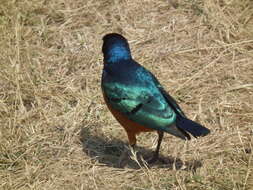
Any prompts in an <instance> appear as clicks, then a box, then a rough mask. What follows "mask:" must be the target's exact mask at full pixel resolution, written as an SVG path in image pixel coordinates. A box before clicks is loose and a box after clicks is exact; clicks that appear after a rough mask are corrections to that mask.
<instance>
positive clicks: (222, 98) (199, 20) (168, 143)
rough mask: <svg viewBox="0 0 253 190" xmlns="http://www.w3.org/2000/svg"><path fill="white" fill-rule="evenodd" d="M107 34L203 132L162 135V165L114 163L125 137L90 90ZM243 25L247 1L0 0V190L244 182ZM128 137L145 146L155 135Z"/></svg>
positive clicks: (248, 71)
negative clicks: (118, 38) (194, 136)
mask: <svg viewBox="0 0 253 190" xmlns="http://www.w3.org/2000/svg"><path fill="white" fill-rule="evenodd" d="M169 2H173V3H172V4H173V5H175V6H174V7H173V6H172V4H171V3H169ZM112 31H113V32H120V33H122V34H123V35H125V36H126V37H127V38H128V39H129V41H130V44H131V47H132V53H133V56H134V57H135V59H136V60H137V61H138V62H140V63H141V64H142V65H144V66H145V67H147V68H149V69H150V70H151V71H152V72H153V73H155V74H156V76H157V77H158V78H159V80H160V81H161V83H162V84H163V85H164V86H165V87H166V89H168V90H169V92H170V93H171V95H173V96H174V97H175V98H176V99H177V100H178V101H179V103H180V105H181V106H182V107H183V109H184V110H185V112H186V113H187V114H188V116H189V117H190V118H192V119H196V120H198V121H199V122H201V123H202V124H204V125H205V126H207V127H208V128H210V129H211V130H212V134H211V135H209V136H207V137H205V138H201V139H198V140H193V141H190V142H188V143H185V142H183V141H181V140H180V139H177V138H175V137H172V136H170V135H166V137H165V139H164V141H163V144H162V151H161V153H162V155H163V157H164V158H166V159H168V160H169V161H171V162H170V163H171V164H168V165H162V164H159V163H158V164H156V165H154V166H152V167H151V168H149V169H148V168H145V167H138V164H137V163H136V162H134V161H129V164H128V166H127V167H126V168H124V169H119V168H117V167H116V163H117V160H118V157H119V155H120V153H121V151H122V150H123V148H124V146H125V142H127V139H126V134H125V132H124V131H123V129H122V128H121V127H119V124H118V123H117V122H116V121H115V120H114V119H113V117H112V116H111V114H110V113H109V112H108V110H107V108H106V106H105V105H104V103H103V100H102V96H101V91H100V76H101V69H102V54H101V45H102V44H101V43H102V41H101V38H102V36H103V35H104V34H106V33H109V32H112ZM252 31H253V2H252V1H251V0H241V1H237V0H206V1H204V0H202V1H201V0H179V1H178V2H177V3H175V1H174V0H173V1H166V0H163V1H162V0H159V1H151V0H146V1H110V0H100V1H95V0H73V1H69V0H55V1H47V0H30V1H28V0H16V1H15V0H14V1H9V0H1V4H0V49H1V55H0V124H1V129H0V182H1V183H0V189H12V190H14V189H21V190H22V189H47V190H51V189H85V190H88V189H115V190H117V189H124V190H130V189H131V190H132V189H135V190H141V189H187V190H188V189H225V190H230V189H248V190H249V189H252V187H253V174H252V169H253V161H252V155H253V152H252V144H253V138H252V136H253V130H252V128H253V32H252ZM138 139H139V141H138V142H139V145H140V152H142V153H143V154H147V155H149V154H150V151H151V148H154V142H155V140H156V134H143V135H141V136H139V138H138Z"/></svg>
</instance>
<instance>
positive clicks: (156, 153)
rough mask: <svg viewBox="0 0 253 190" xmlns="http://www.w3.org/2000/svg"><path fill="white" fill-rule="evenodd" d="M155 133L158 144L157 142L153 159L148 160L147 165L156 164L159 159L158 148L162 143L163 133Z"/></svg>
mask: <svg viewBox="0 0 253 190" xmlns="http://www.w3.org/2000/svg"><path fill="white" fill-rule="evenodd" d="M157 133H158V142H157V146H156V150H155V152H154V154H153V157H152V158H151V159H150V160H148V164H152V163H154V162H156V161H157V160H158V159H159V150H160V146H161V143H162V139H163V134H164V132H162V131H157Z"/></svg>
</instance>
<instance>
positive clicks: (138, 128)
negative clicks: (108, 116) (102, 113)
mask: <svg viewBox="0 0 253 190" xmlns="http://www.w3.org/2000/svg"><path fill="white" fill-rule="evenodd" d="M103 95H104V94H103ZM104 100H105V103H106V105H107V107H108V108H109V110H110V111H111V113H112V114H113V116H114V117H115V118H116V119H117V121H118V122H119V123H120V124H121V125H122V126H123V127H124V128H125V130H126V132H127V135H128V138H129V143H130V144H135V141H136V139H135V135H136V134H138V133H140V132H150V131H154V130H153V129H151V128H147V127H145V126H143V125H140V124H138V123H135V122H133V121H131V120H130V119H128V118H127V117H126V116H125V115H124V114H122V113H120V112H119V111H117V110H115V109H113V108H112V106H111V105H110V104H109V102H108V100H107V98H106V96H105V95H104Z"/></svg>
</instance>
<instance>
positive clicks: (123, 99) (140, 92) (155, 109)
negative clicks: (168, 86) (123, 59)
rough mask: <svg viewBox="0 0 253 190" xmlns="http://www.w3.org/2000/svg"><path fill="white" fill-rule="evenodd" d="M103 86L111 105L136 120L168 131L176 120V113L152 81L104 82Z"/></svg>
mask: <svg viewBox="0 0 253 190" xmlns="http://www.w3.org/2000/svg"><path fill="white" fill-rule="evenodd" d="M102 88H103V91H104V93H105V95H106V97H107V100H108V102H109V103H110V105H111V106H112V107H113V108H114V109H116V110H118V111H119V112H121V113H123V114H125V115H126V116H127V117H128V118H129V119H130V120H132V121H134V122H137V123H139V124H141V125H144V126H146V127H149V128H152V129H155V130H164V131H166V130H167V128H168V126H169V125H171V124H172V123H174V122H175V120H176V113H175V112H174V111H173V109H172V108H171V107H170V105H169V104H168V103H167V102H166V99H165V98H164V96H163V95H162V94H161V92H160V90H159V89H158V88H157V87H156V85H155V83H153V82H152V81H149V84H148V85H143V84H131V85H129V84H124V83H119V82H115V81H114V82H107V83H102Z"/></svg>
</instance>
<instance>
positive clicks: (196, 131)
mask: <svg viewBox="0 0 253 190" xmlns="http://www.w3.org/2000/svg"><path fill="white" fill-rule="evenodd" d="M176 126H177V127H178V128H179V129H181V130H184V131H186V132H188V133H190V134H191V135H192V136H194V137H200V136H206V135H207V134H209V133H210V130H209V129H207V128H205V127H204V126H202V125H200V124H198V123H196V122H194V121H192V120H190V119H187V118H185V117H182V116H178V115H177V119H176Z"/></svg>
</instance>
